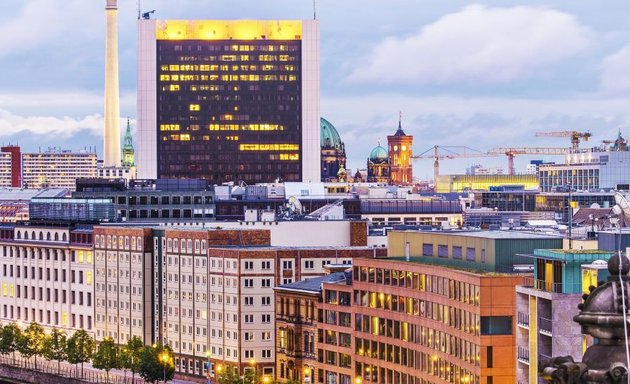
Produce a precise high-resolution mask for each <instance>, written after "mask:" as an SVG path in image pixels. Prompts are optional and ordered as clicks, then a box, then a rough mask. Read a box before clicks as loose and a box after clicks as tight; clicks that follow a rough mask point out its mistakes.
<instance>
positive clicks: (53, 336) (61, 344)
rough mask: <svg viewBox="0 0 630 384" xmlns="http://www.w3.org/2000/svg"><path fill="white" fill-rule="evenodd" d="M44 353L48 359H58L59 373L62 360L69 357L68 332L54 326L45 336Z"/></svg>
mask: <svg viewBox="0 0 630 384" xmlns="http://www.w3.org/2000/svg"><path fill="white" fill-rule="evenodd" d="M42 354H43V355H44V357H45V358H46V360H57V373H58V374H59V373H60V372H61V360H65V359H66V358H67V357H68V339H67V338H66V333H65V332H64V331H60V330H59V329H57V328H53V329H52V331H51V332H50V334H49V335H47V336H46V337H45V338H44V343H43V351H42Z"/></svg>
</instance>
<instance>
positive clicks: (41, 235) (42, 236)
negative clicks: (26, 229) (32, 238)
mask: <svg viewBox="0 0 630 384" xmlns="http://www.w3.org/2000/svg"><path fill="white" fill-rule="evenodd" d="M39 239H40V240H44V232H42V231H39Z"/></svg>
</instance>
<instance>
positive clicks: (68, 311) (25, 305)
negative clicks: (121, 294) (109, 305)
mask: <svg viewBox="0 0 630 384" xmlns="http://www.w3.org/2000/svg"><path fill="white" fill-rule="evenodd" d="M92 245H93V242H92V229H91V228H88V227H79V226H73V225H67V224H60V223H59V222H57V223H55V224H43V223H42V224H33V223H22V224H17V225H13V224H4V225H3V226H2V227H0V264H2V266H1V267H0V268H1V274H0V287H1V290H2V291H1V292H0V293H1V295H0V321H2V323H3V324H8V323H10V322H17V323H18V324H21V325H26V324H28V323H30V322H37V323H39V324H41V325H42V326H43V327H44V328H46V329H47V330H50V329H52V328H57V329H62V330H64V331H66V332H67V333H68V334H71V333H73V332H74V331H76V330H79V329H84V330H86V331H87V332H88V333H90V334H93V333H94V326H95V323H94V319H93V316H94V303H93V297H94V289H93V268H94V266H93V261H92V260H93V259H92Z"/></svg>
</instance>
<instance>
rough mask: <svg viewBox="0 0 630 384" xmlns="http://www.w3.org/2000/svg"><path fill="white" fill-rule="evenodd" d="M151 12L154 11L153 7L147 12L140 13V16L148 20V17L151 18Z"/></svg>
mask: <svg viewBox="0 0 630 384" xmlns="http://www.w3.org/2000/svg"><path fill="white" fill-rule="evenodd" d="M152 13H155V9H153V10H151V11H149V12H144V13H143V14H142V18H143V19H145V20H149V19H151V14H152Z"/></svg>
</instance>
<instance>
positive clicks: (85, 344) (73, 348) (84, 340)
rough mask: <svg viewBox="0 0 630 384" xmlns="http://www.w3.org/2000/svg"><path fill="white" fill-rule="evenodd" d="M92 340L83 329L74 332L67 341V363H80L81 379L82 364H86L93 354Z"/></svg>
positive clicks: (93, 345) (93, 343) (93, 344)
mask: <svg viewBox="0 0 630 384" xmlns="http://www.w3.org/2000/svg"><path fill="white" fill-rule="evenodd" d="M94 347H95V342H94V339H92V337H91V336H90V335H89V334H88V333H87V332H86V331H85V330H83V329H79V330H78V331H76V332H75V333H74V334H73V335H72V336H70V338H69V339H68V362H69V363H70V364H75V365H76V364H79V363H81V378H83V363H87V362H88V361H90V359H91V358H92V355H93V354H94Z"/></svg>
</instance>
